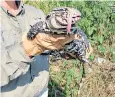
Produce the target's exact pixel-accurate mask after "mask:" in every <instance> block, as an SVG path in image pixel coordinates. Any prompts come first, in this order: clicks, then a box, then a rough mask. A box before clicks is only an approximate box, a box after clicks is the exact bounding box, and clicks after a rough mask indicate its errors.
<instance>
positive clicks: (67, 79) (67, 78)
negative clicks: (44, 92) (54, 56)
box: [24, 0, 115, 97]
mask: <svg viewBox="0 0 115 97" xmlns="http://www.w3.org/2000/svg"><path fill="white" fill-rule="evenodd" d="M24 2H25V3H26V4H30V5H33V6H35V7H36V8H40V9H42V10H43V12H44V13H45V14H47V13H48V12H49V11H51V10H52V9H53V8H55V7H59V6H69V7H74V8H77V9H79V10H80V12H81V13H82V19H81V20H80V21H79V22H78V23H77V24H76V25H79V26H80V27H81V29H83V30H84V31H85V33H86V35H87V37H88V39H89V40H90V42H91V45H92V46H93V48H94V53H93V54H92V55H91V56H90V61H92V62H93V61H94V60H95V58H96V57H101V58H105V59H107V60H109V61H111V62H112V63H115V1H103V2H102V1H75V0H74V1H66V0H65V1H38V0H36V1H30V0H25V1H24ZM76 66H78V67H80V69H76ZM82 75H83V67H82V65H80V62H79V61H78V60H64V59H63V60H61V61H57V62H55V63H51V66H50V82H49V97H77V96H76V95H77V91H78V83H79V82H80V80H81V78H82ZM73 95H74V96H73ZM100 97H101V96H100Z"/></svg>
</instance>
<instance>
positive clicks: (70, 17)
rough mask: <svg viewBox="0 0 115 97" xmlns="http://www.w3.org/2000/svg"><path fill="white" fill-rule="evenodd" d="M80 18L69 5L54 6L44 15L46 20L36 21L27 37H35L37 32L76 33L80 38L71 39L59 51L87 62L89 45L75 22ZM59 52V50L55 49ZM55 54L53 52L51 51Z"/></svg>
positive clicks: (79, 14) (90, 50) (89, 52)
mask: <svg viewBox="0 0 115 97" xmlns="http://www.w3.org/2000/svg"><path fill="white" fill-rule="evenodd" d="M80 18H81V13H80V12H79V10H77V9H75V8H70V7H58V8H54V9H53V10H52V11H51V12H49V13H48V15H46V21H45V22H43V21H40V22H37V23H36V24H35V25H33V26H32V27H31V29H30V30H29V32H28V34H27V37H28V39H29V40H32V39H34V38H35V36H36V35H37V34H38V33H41V32H42V33H49V34H78V36H79V37H80V39H78V40H73V41H72V42H70V43H68V44H66V45H65V47H64V49H62V50H61V52H64V53H66V54H67V53H68V54H69V55H71V56H72V57H74V58H78V59H80V60H81V61H85V62H88V60H87V59H88V57H89V55H90V54H91V53H92V51H93V50H92V48H91V45H90V43H89V41H88V39H87V37H86V35H85V33H84V32H83V31H82V30H81V29H79V28H77V27H76V26H75V24H76V23H77V21H78V20H79V19H80ZM55 52H58V54H60V51H55ZM51 54H52V55H55V53H51Z"/></svg>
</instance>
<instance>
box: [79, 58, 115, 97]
mask: <svg viewBox="0 0 115 97" xmlns="http://www.w3.org/2000/svg"><path fill="white" fill-rule="evenodd" d="M92 68H93V71H92V72H91V73H89V74H87V75H86V78H85V80H84V81H83V85H82V87H81V88H80V93H79V95H78V97H115V63H111V62H110V61H107V60H104V59H101V58H100V60H99V59H98V58H97V60H95V61H94V62H93V63H92Z"/></svg>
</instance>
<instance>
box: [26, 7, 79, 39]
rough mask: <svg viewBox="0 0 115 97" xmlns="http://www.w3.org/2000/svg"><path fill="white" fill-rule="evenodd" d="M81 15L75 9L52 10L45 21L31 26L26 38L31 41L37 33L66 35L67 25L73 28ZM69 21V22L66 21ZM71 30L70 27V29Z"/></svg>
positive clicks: (59, 8)
mask: <svg viewBox="0 0 115 97" xmlns="http://www.w3.org/2000/svg"><path fill="white" fill-rule="evenodd" d="M80 16H81V13H80V12H79V11H78V10H77V9H75V8H69V7H58V8H54V9H53V10H52V11H51V12H49V14H48V15H47V16H46V20H45V22H44V21H39V22H37V23H36V24H34V25H32V26H31V28H30V30H29V32H28V34H27V38H28V39H29V40H32V39H34V38H35V36H36V35H37V34H38V33H41V32H42V33H50V34H67V33H68V31H67V28H68V24H69V25H71V26H73V25H75V23H76V22H77V21H78V20H79V19H80ZM68 19H70V20H68ZM70 28H71V27H70Z"/></svg>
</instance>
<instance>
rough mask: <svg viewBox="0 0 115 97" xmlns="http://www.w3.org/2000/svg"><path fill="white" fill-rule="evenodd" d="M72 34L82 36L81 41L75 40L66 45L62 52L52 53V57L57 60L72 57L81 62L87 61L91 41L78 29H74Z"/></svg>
mask: <svg viewBox="0 0 115 97" xmlns="http://www.w3.org/2000/svg"><path fill="white" fill-rule="evenodd" d="M72 32H73V33H75V34H78V35H80V37H81V38H80V39H76V40H73V41H72V42H70V43H68V44H66V45H65V46H64V48H63V49H62V50H60V51H56V50H55V51H52V52H51V55H53V56H54V57H55V58H57V57H58V58H59V57H64V55H66V54H67V55H70V56H71V57H72V58H77V59H79V60H81V61H87V59H86V60H85V58H84V56H85V55H86V49H87V48H88V47H89V41H88V39H87V36H86V35H85V33H84V32H83V31H82V30H81V29H80V28H78V27H73V28H72Z"/></svg>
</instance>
